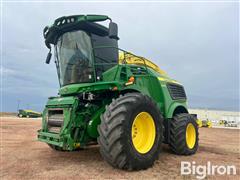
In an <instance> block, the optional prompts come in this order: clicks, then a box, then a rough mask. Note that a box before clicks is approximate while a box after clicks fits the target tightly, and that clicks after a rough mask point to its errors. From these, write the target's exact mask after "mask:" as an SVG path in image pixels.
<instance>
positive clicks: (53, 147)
mask: <svg viewBox="0 0 240 180" xmlns="http://www.w3.org/2000/svg"><path fill="white" fill-rule="evenodd" d="M48 146H49V147H50V148H51V149H53V150H55V151H64V150H63V149H62V148H61V147H59V146H55V145H53V144H48Z"/></svg>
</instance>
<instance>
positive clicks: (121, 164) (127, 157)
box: [98, 93, 163, 170]
mask: <svg viewBox="0 0 240 180" xmlns="http://www.w3.org/2000/svg"><path fill="white" fill-rule="evenodd" d="M162 123H163V117H162V115H161V113H160V111H159V109H158V107H157V105H156V103H154V102H153V101H152V100H151V99H150V98H149V97H148V96H146V95H142V94H140V93H128V94H125V95H123V96H120V97H119V98H117V99H116V100H115V99H113V101H112V103H111V104H110V105H109V106H107V107H106V111H105V113H104V114H103V115H102V116H101V124H100V125H99V126H98V132H99V138H98V143H99V144H100V153H101V155H102V156H103V158H104V159H105V160H106V161H107V162H108V163H109V164H111V165H112V166H113V167H116V168H120V169H126V170H140V169H146V168H148V167H150V166H152V165H153V163H154V161H155V160H156V159H157V158H158V154H159V152H160V145H161V143H162V133H163V130H162V128H163V125H162Z"/></svg>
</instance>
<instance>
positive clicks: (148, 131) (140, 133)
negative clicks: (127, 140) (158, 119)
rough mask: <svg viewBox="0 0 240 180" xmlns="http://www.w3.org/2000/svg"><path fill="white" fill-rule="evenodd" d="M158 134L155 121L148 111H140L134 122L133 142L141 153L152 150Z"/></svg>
mask: <svg viewBox="0 0 240 180" xmlns="http://www.w3.org/2000/svg"><path fill="white" fill-rule="evenodd" d="M155 136H156V128H155V123H154V120H153V118H152V116H151V115H150V114H149V113H147V112H141V113H139V114H138V115H137V116H136V117H135V119H134V121H133V124H132V142H133V145H134V147H135V149H136V150H137V151H138V152H139V153H142V154H144V153H147V152H149V151H150V150H151V148H152V146H153V144H154V141H155Z"/></svg>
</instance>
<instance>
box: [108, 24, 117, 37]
mask: <svg viewBox="0 0 240 180" xmlns="http://www.w3.org/2000/svg"><path fill="white" fill-rule="evenodd" d="M108 36H109V37H110V38H111V39H116V40H119V38H118V26H117V24H116V23H114V22H112V21H111V22H110V23H109V31H108Z"/></svg>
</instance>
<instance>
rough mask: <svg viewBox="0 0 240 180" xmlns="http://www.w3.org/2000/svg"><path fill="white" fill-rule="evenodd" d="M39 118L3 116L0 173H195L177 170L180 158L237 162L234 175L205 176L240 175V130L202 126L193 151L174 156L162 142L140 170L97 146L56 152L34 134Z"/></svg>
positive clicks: (131, 176)
mask: <svg viewBox="0 0 240 180" xmlns="http://www.w3.org/2000/svg"><path fill="white" fill-rule="evenodd" d="M40 127H41V120H40V119H26V118H25V119H24V118H22V119H21V118H16V117H1V126H0V132H1V142H0V148H1V159H0V164H1V170H0V178H1V179H50V178H51V179H66V178H69V179H196V177H195V176H193V175H192V176H181V175H180V163H181V161H190V162H192V161H195V162H196V164H199V165H206V164H207V162H208V161H211V164H214V165H235V166H236V168H237V175H235V176H233V175H232V176H226V175H225V176H220V175H218V176H207V179H240V146H239V145H240V142H239V141H240V130H239V129H221V128H210V129H208V128H201V129H200V147H199V151H198V153H197V154H195V155H193V156H177V155H174V154H172V153H171V151H170V149H169V148H168V146H166V145H164V146H163V147H162V152H161V154H160V155H159V159H158V160H157V161H156V162H155V164H154V166H153V167H152V168H149V169H147V170H143V171H138V172H128V171H122V170H118V169H114V168H112V167H111V166H109V165H108V164H107V163H106V162H104V161H103V159H102V158H101V156H100V154H99V151H98V146H92V147H89V148H87V149H85V150H80V151H75V152H56V151H54V150H52V149H50V148H49V147H48V146H47V145H46V144H44V143H41V142H38V141H37V140H36V136H37V130H38V129H40Z"/></svg>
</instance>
